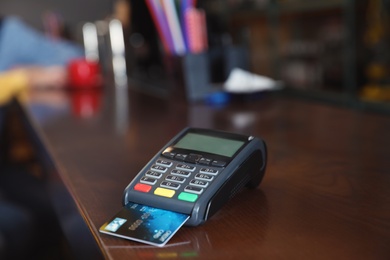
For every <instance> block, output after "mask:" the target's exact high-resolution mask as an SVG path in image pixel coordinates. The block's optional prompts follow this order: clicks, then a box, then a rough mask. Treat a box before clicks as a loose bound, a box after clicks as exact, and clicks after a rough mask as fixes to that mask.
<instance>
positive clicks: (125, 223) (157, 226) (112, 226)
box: [99, 202, 190, 247]
mask: <svg viewBox="0 0 390 260" xmlns="http://www.w3.org/2000/svg"><path fill="white" fill-rule="evenodd" d="M189 217H190V216H189V215H185V214H181V213H177V212H173V211H169V210H164V209H158V208H153V207H149V206H145V205H141V204H136V203H131V202H129V203H127V204H126V206H124V207H123V208H122V210H121V211H119V212H118V213H117V214H116V215H115V216H114V217H112V218H111V219H110V220H109V221H108V222H106V223H105V224H104V225H103V226H101V227H100V229H99V231H100V232H101V233H105V234H108V235H112V236H116V237H121V238H124V239H129V240H134V241H138V242H141V243H146V244H149V245H154V246H159V247H162V246H164V245H165V244H166V243H167V242H168V241H169V240H170V239H171V238H172V236H173V235H174V234H175V233H176V232H177V231H178V230H179V229H180V227H181V226H183V224H184V223H185V222H186V221H187V219H188V218H189Z"/></svg>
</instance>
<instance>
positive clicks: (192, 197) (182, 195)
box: [178, 192, 198, 202]
mask: <svg viewBox="0 0 390 260" xmlns="http://www.w3.org/2000/svg"><path fill="white" fill-rule="evenodd" d="M178 198H179V200H185V201H189V202H194V201H196V200H197V199H198V195H196V194H191V193H188V192H182V193H180V194H179V197H178Z"/></svg>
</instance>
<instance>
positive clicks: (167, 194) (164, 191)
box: [154, 188, 175, 198]
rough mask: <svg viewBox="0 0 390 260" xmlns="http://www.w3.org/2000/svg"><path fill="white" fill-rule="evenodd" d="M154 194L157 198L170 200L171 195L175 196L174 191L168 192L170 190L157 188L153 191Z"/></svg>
mask: <svg viewBox="0 0 390 260" xmlns="http://www.w3.org/2000/svg"><path fill="white" fill-rule="evenodd" d="M154 194H156V195H159V196H163V197H168V198H172V197H173V195H175V191H174V190H170V189H164V188H157V189H156V190H155V191H154Z"/></svg>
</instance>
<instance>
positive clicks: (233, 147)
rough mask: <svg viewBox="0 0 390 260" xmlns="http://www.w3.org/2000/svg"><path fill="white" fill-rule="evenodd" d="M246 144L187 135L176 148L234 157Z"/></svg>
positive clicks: (204, 136)
mask: <svg viewBox="0 0 390 260" xmlns="http://www.w3.org/2000/svg"><path fill="white" fill-rule="evenodd" d="M244 143H245V142H243V141H238V140H232V139H226V138H220V137H214V136H209V135H202V134H196V133H187V134H186V135H185V136H183V138H181V139H180V140H179V141H178V142H177V143H176V144H175V145H174V147H175V148H182V149H189V150H195V151H200V152H206V153H212V154H218V155H222V156H227V157H232V156H233V155H234V154H235V153H236V152H237V151H238V150H239V149H240V148H241V147H242V146H243V145H244Z"/></svg>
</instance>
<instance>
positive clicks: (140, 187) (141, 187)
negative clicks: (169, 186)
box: [134, 183, 152, 192]
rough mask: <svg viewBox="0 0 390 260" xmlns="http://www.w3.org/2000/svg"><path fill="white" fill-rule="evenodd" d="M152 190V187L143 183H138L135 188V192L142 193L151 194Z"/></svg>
mask: <svg viewBox="0 0 390 260" xmlns="http://www.w3.org/2000/svg"><path fill="white" fill-rule="evenodd" d="M151 189H152V186H150V185H146V184H143V183H137V184H136V185H135V186H134V190H136V191H141V192H149V191H150V190H151Z"/></svg>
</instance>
